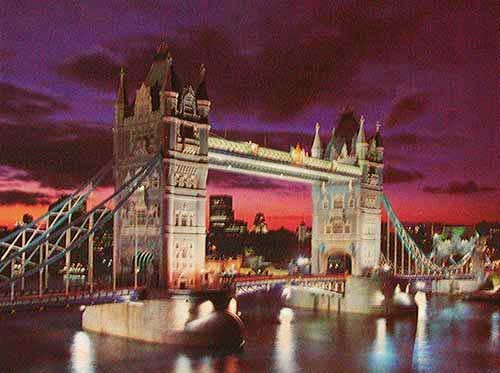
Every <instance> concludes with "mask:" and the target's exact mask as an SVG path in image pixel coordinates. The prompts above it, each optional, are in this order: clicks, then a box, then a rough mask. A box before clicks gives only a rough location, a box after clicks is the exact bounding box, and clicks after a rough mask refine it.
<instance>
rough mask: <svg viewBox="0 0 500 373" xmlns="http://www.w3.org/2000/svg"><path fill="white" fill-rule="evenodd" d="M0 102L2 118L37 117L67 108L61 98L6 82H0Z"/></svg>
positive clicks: (27, 118)
mask: <svg viewBox="0 0 500 373" xmlns="http://www.w3.org/2000/svg"><path fill="white" fill-rule="evenodd" d="M0 102H1V105H0V118H4V119H14V120H20V119H24V120H31V119H38V118H43V117H46V116H49V115H52V114H54V113H56V112H60V111H64V110H68V109H69V106H68V105H67V104H66V103H64V102H63V101H61V100H58V99H56V98H54V97H51V96H49V95H46V94H43V93H39V92H35V91H32V90H29V89H25V88H20V87H17V86H15V85H13V84H10V83H6V82H0Z"/></svg>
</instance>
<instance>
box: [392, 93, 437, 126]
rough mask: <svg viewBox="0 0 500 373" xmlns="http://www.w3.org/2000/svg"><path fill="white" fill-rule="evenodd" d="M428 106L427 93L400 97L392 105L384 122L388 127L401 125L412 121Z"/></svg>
mask: <svg viewBox="0 0 500 373" xmlns="http://www.w3.org/2000/svg"><path fill="white" fill-rule="evenodd" d="M429 106H430V99H429V94H428V93H423V92H420V93H415V94H412V95H409V96H405V97H402V98H400V99H399V100H398V101H397V102H396V103H395V104H394V105H393V107H392V109H391V112H390V113H389V115H388V117H387V119H386V120H385V123H386V125H387V126H388V127H394V126H401V125H405V124H408V123H411V122H413V121H414V120H415V119H417V118H419V117H421V116H422V115H424V114H425V113H426V112H427V111H428V109H429Z"/></svg>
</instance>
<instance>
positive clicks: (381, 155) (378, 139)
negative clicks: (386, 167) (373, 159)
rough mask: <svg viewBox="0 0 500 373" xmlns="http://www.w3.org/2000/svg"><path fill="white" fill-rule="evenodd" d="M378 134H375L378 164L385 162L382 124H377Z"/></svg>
mask: <svg viewBox="0 0 500 373" xmlns="http://www.w3.org/2000/svg"><path fill="white" fill-rule="evenodd" d="M376 128H377V132H376V133H375V146H376V154H377V162H383V161H384V144H383V143H382V135H381V133H380V128H381V124H380V122H377V124H376Z"/></svg>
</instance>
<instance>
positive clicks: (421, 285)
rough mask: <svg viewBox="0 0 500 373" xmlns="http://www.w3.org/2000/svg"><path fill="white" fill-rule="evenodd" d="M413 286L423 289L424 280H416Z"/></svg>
mask: <svg viewBox="0 0 500 373" xmlns="http://www.w3.org/2000/svg"><path fill="white" fill-rule="evenodd" d="M415 287H416V288H417V290H424V289H425V282H424V281H417V282H416V283H415Z"/></svg>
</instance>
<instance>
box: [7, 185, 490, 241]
mask: <svg viewBox="0 0 500 373" xmlns="http://www.w3.org/2000/svg"><path fill="white" fill-rule="evenodd" d="M387 189H389V188H387ZM112 190H113V189H112V188H101V189H98V190H97V191H96V192H94V193H93V194H92V196H91V198H90V203H89V205H88V206H89V208H91V207H94V206H95V205H96V204H97V203H99V202H100V201H102V200H103V199H104V198H106V197H107V196H109V195H110V193H112ZM207 192H208V195H215V194H228V195H231V196H233V209H234V211H235V219H239V220H244V221H246V222H247V223H248V228H249V229H251V227H252V223H253V220H254V217H255V214H256V213H258V212H262V213H264V215H265V217H266V222H267V224H268V227H269V228H270V229H273V230H274V229H279V228H280V227H285V228H286V229H289V230H292V231H294V230H295V229H296V227H297V226H298V225H299V224H300V222H301V221H302V220H304V221H305V222H306V224H307V225H308V226H310V225H311V218H312V216H311V214H312V206H311V194H310V192H299V193H291V192H290V190H288V188H287V187H286V186H284V187H283V188H279V189H276V190H271V191H268V190H265V191H262V190H251V189H229V188H219V187H215V186H211V185H208V188H207ZM386 193H387V195H388V196H389V199H390V201H391V203H392V205H393V208H394V210H395V211H396V213H397V214H398V216H399V218H400V220H401V221H405V222H431V221H432V222H442V223H445V224H460V225H462V224H463V225H469V224H474V223H477V222H479V221H481V220H487V221H496V220H498V218H499V216H498V212H497V211H496V210H495V208H494V206H492V204H491V202H490V200H489V199H488V198H485V197H483V198H477V199H471V198H468V196H464V195H451V196H450V195H447V196H445V197H443V196H440V195H432V194H419V195H418V196H415V197H408V196H407V195H412V193H411V190H409V192H408V194H407V193H405V194H403V192H402V191H401V190H394V191H392V190H387V191H386ZM110 206H111V204H110V205H109V206H108V207H110ZM47 207H48V205H47V204H38V205H22V204H16V205H7V206H0V225H3V226H7V227H8V228H9V229H10V228H12V226H13V225H14V224H15V223H16V221H21V220H22V216H23V215H24V214H25V213H28V214H31V215H32V216H33V217H34V218H35V219H36V218H38V217H39V216H41V215H43V214H44V213H45V212H47ZM206 212H207V223H208V198H207V205H206ZM383 216H384V214H383ZM430 217H432V218H430ZM207 226H208V224H207Z"/></svg>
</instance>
